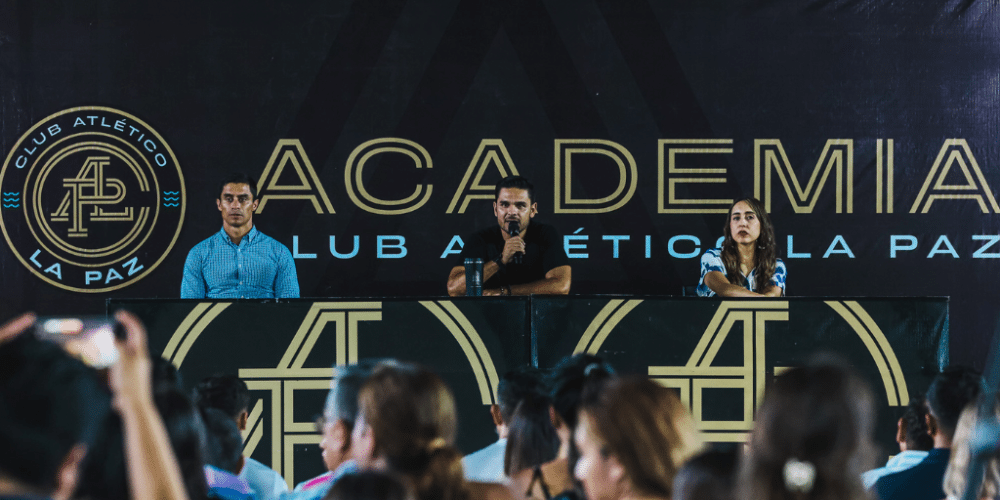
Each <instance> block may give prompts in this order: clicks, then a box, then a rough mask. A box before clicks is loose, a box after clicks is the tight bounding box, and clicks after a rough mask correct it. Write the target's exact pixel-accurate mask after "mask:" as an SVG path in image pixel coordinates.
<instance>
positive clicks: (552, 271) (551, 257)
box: [448, 176, 572, 297]
mask: <svg viewBox="0 0 1000 500" xmlns="http://www.w3.org/2000/svg"><path fill="white" fill-rule="evenodd" d="M495 196H496V201H494V202H493V215H494V216H496V218H497V226H494V227H489V228H486V229H483V230H481V231H479V232H477V233H475V234H473V235H471V236H468V237H466V238H465V240H464V241H465V246H463V247H462V259H463V260H462V262H463V263H464V259H468V258H479V259H482V260H483V295H531V294H533V293H537V294H551V295H556V294H562V295H565V294H568V293H569V287H570V284H571V281H572V273H571V269H570V266H569V259H568V258H567V257H566V251H565V250H564V249H563V242H562V238H561V237H560V236H559V233H558V232H557V231H556V229H555V228H554V227H552V226H550V225H547V224H542V223H541V222H533V221H532V219H534V218H535V216H536V215H538V203H536V202H535V188H534V186H533V185H532V184H531V183H530V182H528V180H527V179H525V178H524V177H520V176H515V177H505V178H504V179H503V180H501V181H500V182H499V183H497V186H496V191H495ZM448 295H451V296H452V297H457V296H461V295H465V266H464V265H458V266H455V267H454V268H452V270H451V273H450V274H449V275H448Z"/></svg>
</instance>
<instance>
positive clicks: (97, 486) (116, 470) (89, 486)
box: [76, 356, 183, 500]
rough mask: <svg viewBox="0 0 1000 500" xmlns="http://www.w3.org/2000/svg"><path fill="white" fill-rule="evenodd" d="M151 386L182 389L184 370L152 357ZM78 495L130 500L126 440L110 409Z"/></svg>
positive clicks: (91, 450)
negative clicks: (182, 372)
mask: <svg viewBox="0 0 1000 500" xmlns="http://www.w3.org/2000/svg"><path fill="white" fill-rule="evenodd" d="M151 361H152V364H153V371H152V386H153V390H154V392H158V391H164V390H177V391H183V379H182V377H181V372H180V371H179V370H178V369H177V367H175V366H174V365H173V363H171V362H170V361H168V360H166V359H164V358H162V357H157V356H153V357H152V359H151ZM76 491H77V495H76V496H77V497H79V498H96V499H101V500H129V495H130V493H129V490H128V470H127V469H126V465H125V443H124V441H123V436H122V421H121V418H120V417H119V416H118V414H117V413H115V412H110V413H109V414H108V415H107V417H106V418H105V419H104V420H103V422H102V424H101V429H100V431H99V434H98V438H97V439H96V440H95V442H94V445H93V446H92V447H91V448H90V449H88V450H87V461H86V463H85V464H84V468H83V471H82V474H81V476H80V482H79V484H78V486H77V489H76Z"/></svg>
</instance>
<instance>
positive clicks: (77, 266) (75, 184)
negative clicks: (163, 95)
mask: <svg viewBox="0 0 1000 500" xmlns="http://www.w3.org/2000/svg"><path fill="white" fill-rule="evenodd" d="M0 191H2V192H3V205H2V208H0V229H2V230H3V233H4V238H5V239H6V240H7V243H8V244H9V246H10V248H11V250H12V251H13V252H14V254H15V255H16V256H17V258H18V260H20V261H21V263H22V264H24V266H25V267H27V268H28V269H29V270H30V271H31V272H32V273H33V274H34V275H35V276H37V277H38V278H40V279H42V280H44V281H46V282H48V283H49V284H51V285H54V286H57V287H59V288H62V289H64V290H71V291H75V292H87V293H100V292H108V291H111V290H117V289H119V288H123V287H125V286H128V285H130V284H131V283H133V282H135V281H138V280H140V279H142V278H143V277H144V276H146V275H148V274H149V273H150V272H151V271H152V270H153V269H155V268H156V267H157V266H158V265H159V264H160V262H162V261H163V259H165V258H166V256H167V254H168V253H169V252H170V250H171V249H172V248H173V245H174V243H175V242H176V241H177V237H178V235H179V234H180V230H181V225H182V223H183V221H184V209H185V190H184V177H183V175H182V174H181V170H180V166H179V165H178V164H177V158H176V157H175V156H174V154H173V151H171V150H170V146H168V145H167V143H166V142H165V141H164V140H163V137H161V136H160V135H159V134H158V133H157V132H156V131H155V130H153V129H152V128H151V127H150V126H149V125H147V124H146V123H144V122H143V121H141V120H139V119H138V118H136V117H135V116H132V115H130V114H128V113H124V112H122V111H118V110H116V109H112V108H106V107H98V106H93V107H81V108H72V109H67V110H64V111H60V112H58V113H55V114H53V115H50V116H48V117H46V118H45V119H43V120H42V121H40V122H38V123H37V124H35V125H34V126H33V127H32V128H31V129H29V130H28V132H26V133H25V134H24V135H23V136H22V137H21V139H20V140H19V141H18V143H17V144H16V145H15V146H14V147H13V148H12V149H11V150H10V153H9V154H8V156H7V160H6V161H5V162H4V165H3V169H2V170H0Z"/></svg>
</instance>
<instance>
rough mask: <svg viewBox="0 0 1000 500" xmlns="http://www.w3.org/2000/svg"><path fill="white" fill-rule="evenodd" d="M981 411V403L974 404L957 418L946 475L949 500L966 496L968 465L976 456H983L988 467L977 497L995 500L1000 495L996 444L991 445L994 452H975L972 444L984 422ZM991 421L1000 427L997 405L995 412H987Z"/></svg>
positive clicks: (981, 480)
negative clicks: (979, 425)
mask: <svg viewBox="0 0 1000 500" xmlns="http://www.w3.org/2000/svg"><path fill="white" fill-rule="evenodd" d="M979 412H980V408H979V405H978V404H975V403H972V404H969V405H968V406H966V407H965V410H963V411H962V416H961V417H959V419H958V426H957V427H955V436H954V438H953V440H952V443H951V458H950V459H949V460H948V468H947V469H946V470H945V473H944V492H945V494H946V495H947V497H946V498H947V499H948V500H960V499H961V498H963V495H964V494H965V489H966V484H967V481H968V478H969V465H970V463H971V462H972V458H973V453H977V452H979V453H984V454H985V455H986V456H984V457H982V458H984V459H985V460H983V462H982V463H983V464H984V465H985V467H984V470H983V475H982V477H981V478H980V483H979V490H978V491H977V492H976V495H975V498H977V499H980V500H992V499H994V498H997V497H998V496H1000V456H998V455H997V452H996V445H997V443H996V442H994V443H992V447H993V450H991V452H987V451H985V450H974V449H973V448H974V443H973V441H974V440H975V438H976V432H977V429H976V426H977V425H978V424H979V423H980V422H981V420H980V417H979ZM987 418H988V419H990V420H991V422H988V423H992V425H994V426H995V425H1000V407H998V406H997V405H996V404H994V406H993V411H992V412H989V413H988V416H987Z"/></svg>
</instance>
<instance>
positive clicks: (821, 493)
mask: <svg viewBox="0 0 1000 500" xmlns="http://www.w3.org/2000/svg"><path fill="white" fill-rule="evenodd" d="M874 411H875V407H874V402H873V399H872V393H871V390H870V389H869V388H868V386H867V385H866V384H865V383H864V381H863V380H862V379H861V378H860V377H858V376H857V375H855V374H854V373H853V372H852V371H850V370H849V369H848V368H847V367H846V365H842V364H840V363H839V362H835V361H832V360H823V361H818V362H813V363H810V364H809V365H807V366H805V367H802V368H794V369H791V370H789V371H787V372H785V373H784V374H782V375H781V376H779V377H777V379H776V380H775V382H774V383H773V384H772V385H771V386H770V387H769V388H768V390H767V392H766V394H765V395H764V402H763V404H762V405H761V407H760V410H759V411H758V412H757V422H756V424H755V426H754V430H753V434H752V436H751V440H750V450H749V453H748V454H747V455H746V456H745V457H743V460H742V463H741V466H740V475H739V485H738V486H737V488H738V489H737V495H736V497H737V498H754V499H761V500H778V499H798V500H802V499H815V500H826V499H830V500H832V499H861V498H866V494H865V491H864V488H863V486H862V484H861V479H860V476H861V473H862V472H863V471H864V470H867V469H868V468H869V465H870V462H871V460H872V456H871V455H872V450H873V448H874V446H873V444H872V442H871V434H872V425H873V419H874Z"/></svg>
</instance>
